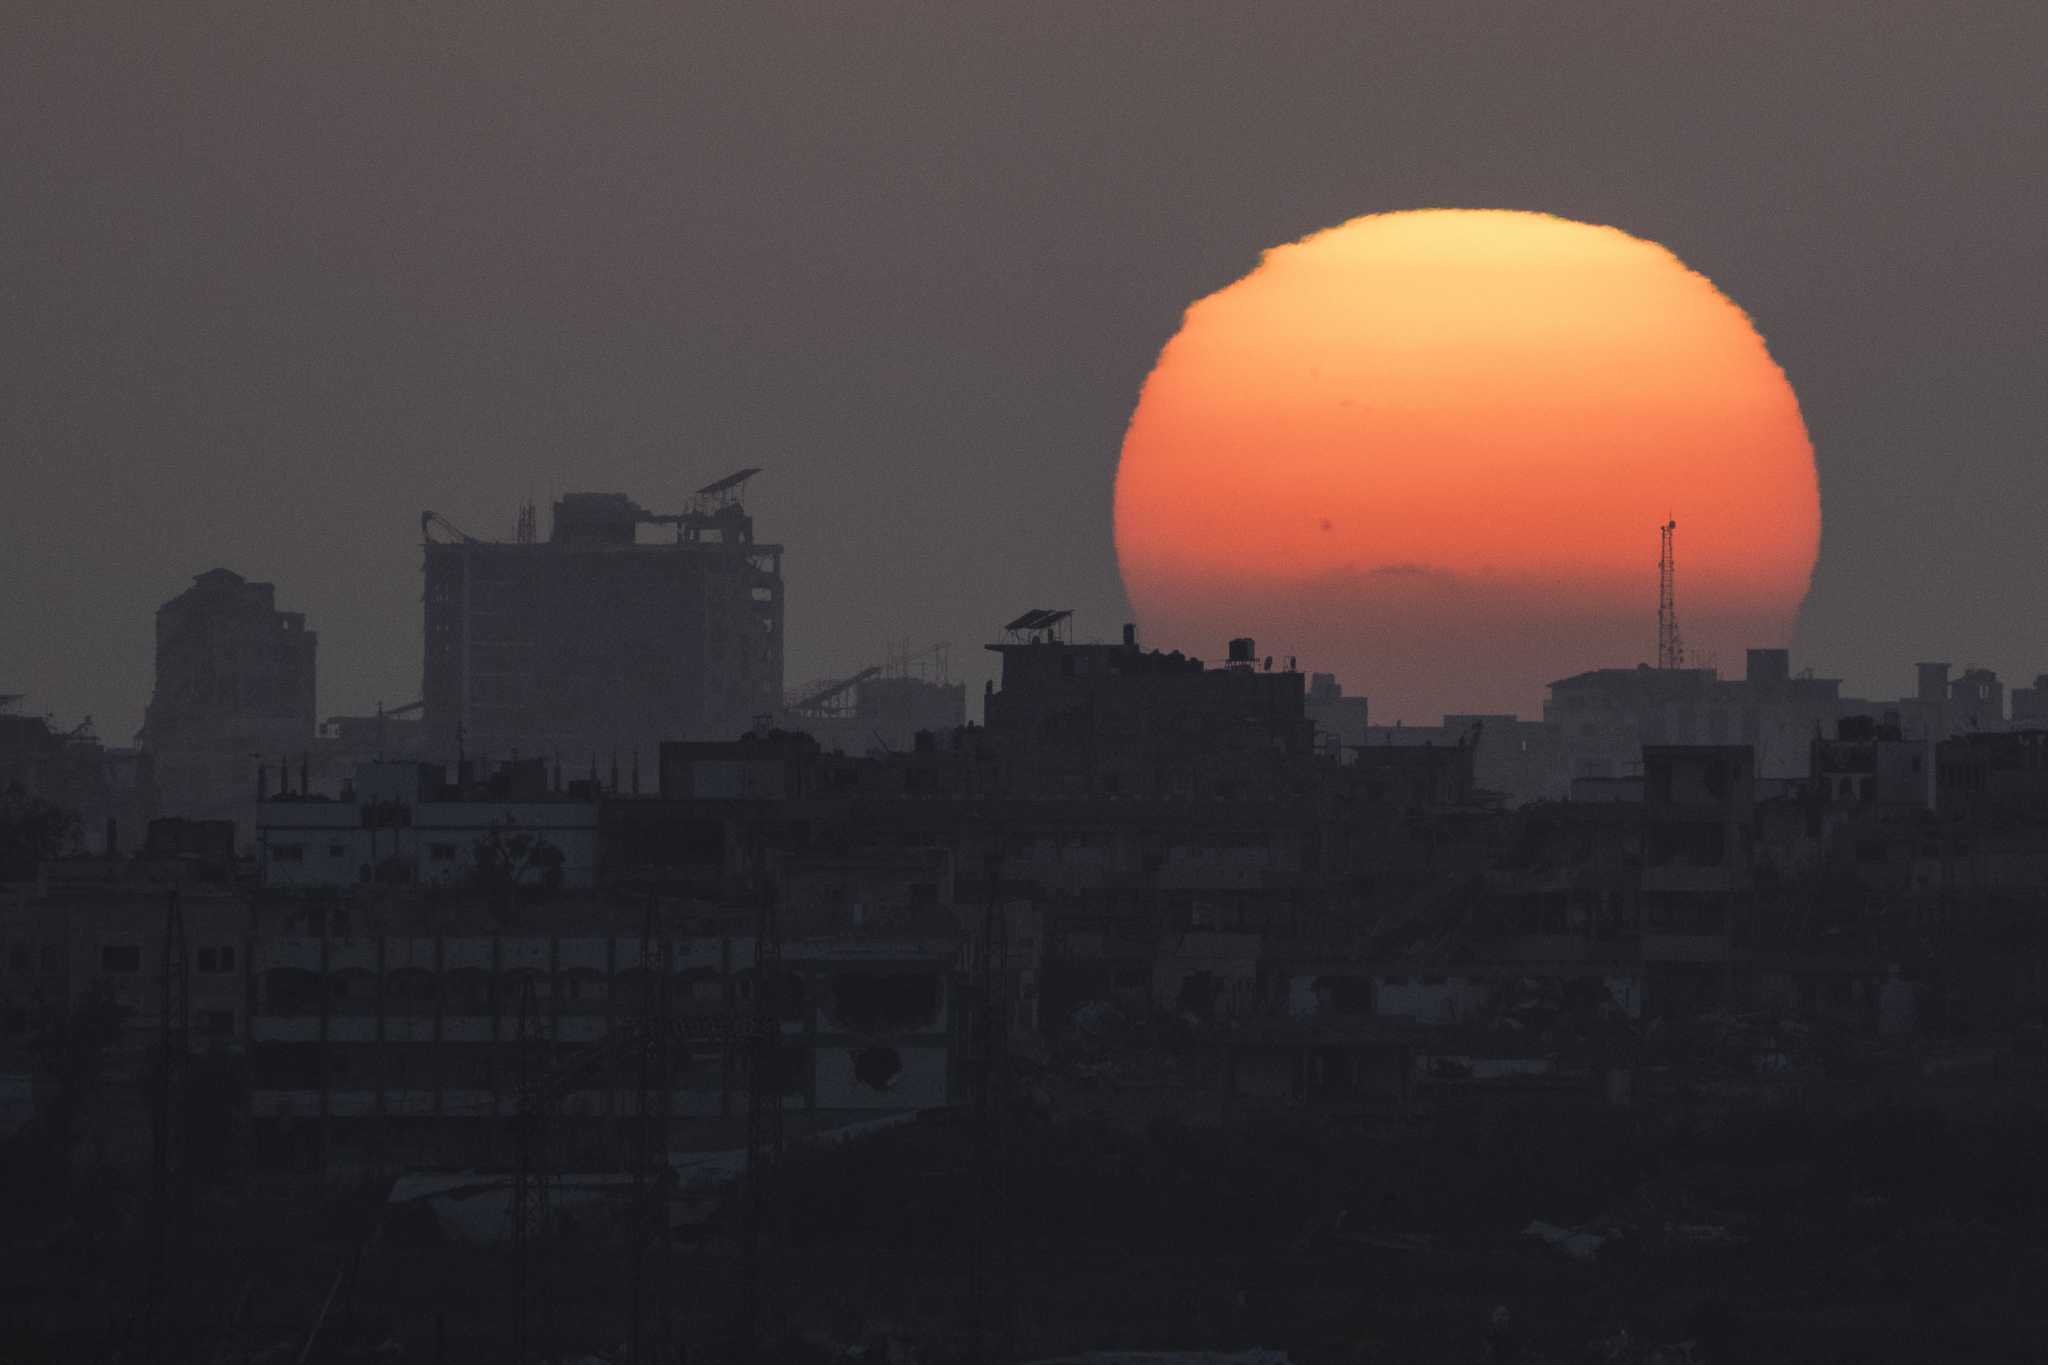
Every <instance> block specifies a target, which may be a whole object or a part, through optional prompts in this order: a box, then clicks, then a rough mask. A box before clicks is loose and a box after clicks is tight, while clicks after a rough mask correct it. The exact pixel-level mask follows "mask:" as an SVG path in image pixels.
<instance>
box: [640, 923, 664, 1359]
mask: <svg viewBox="0 0 2048 1365" xmlns="http://www.w3.org/2000/svg"><path fill="white" fill-rule="evenodd" d="M660 913H661V900H660V897H658V896H656V895H653V894H651V893H650V894H649V895H648V897H647V912H646V916H645V918H644V919H643V920H642V921H641V926H640V971H641V980H642V982H643V985H644V991H645V993H644V994H643V996H642V997H641V1000H640V1020H639V1031H640V1036H639V1037H638V1038H637V1039H635V1040H634V1041H635V1042H636V1043H637V1044H638V1049H639V1054H640V1057H639V1060H640V1077H639V1080H640V1101H639V1108H638V1111H637V1113H636V1117H637V1119H638V1121H639V1143H638V1151H637V1152H636V1153H635V1157H636V1159H635V1161H634V1163H633V1309H632V1311H633V1324H632V1325H633V1365H651V1362H653V1361H655V1360H657V1359H659V1358H660V1357H661V1355H662V1354H663V1353H664V1350H665V1346H666V1341H667V1318H666V1314H665V1313H664V1312H663V1310H662V1308H661V1298H660V1295H659V1294H658V1293H654V1294H650V1290H649V1285H650V1281H652V1283H653V1284H656V1285H658V1284H660V1283H662V1276H661V1274H660V1269H661V1267H662V1266H663V1265H664V1264H665V1262H666V1255H665V1253H666V1250H667V1247H668V1175H669V1164H668V1097H669V1096H668V1092H669V1084H670V1065H669V1056H668V979H669V972H668V961H667V957H668V954H667V951H666V949H667V945H666V944H665V943H664V941H663V940H662V939H661V938H660V936H659V929H660ZM650 1299H651V1300H652V1302H651V1303H650ZM650 1316H652V1317H654V1318H655V1319H656V1321H654V1322H650V1321H649V1318H650Z"/></svg>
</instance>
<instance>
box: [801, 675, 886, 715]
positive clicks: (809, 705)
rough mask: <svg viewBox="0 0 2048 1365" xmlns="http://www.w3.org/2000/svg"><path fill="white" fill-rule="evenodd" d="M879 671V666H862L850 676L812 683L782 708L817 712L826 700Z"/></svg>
mask: <svg viewBox="0 0 2048 1365" xmlns="http://www.w3.org/2000/svg"><path fill="white" fill-rule="evenodd" d="M881 672H882V670H881V668H880V667H879V666H878V667H874V668H863V669H862V670H861V671H860V672H858V673H856V674H854V675H853V676H852V677H850V678H841V679H840V680H839V681H837V682H826V683H814V684H812V685H811V686H810V687H807V688H805V689H803V690H802V691H801V692H800V693H798V694H797V695H796V697H795V699H794V700H792V701H790V702H787V703H785V704H784V706H783V710H785V711H790V712H794V713H796V714H798V715H808V714H812V713H815V712H818V711H820V710H822V709H823V708H824V706H825V704H826V703H827V702H830V701H833V700H835V699H837V698H839V697H842V696H844V695H845V694H846V693H848V692H851V691H852V690H853V689H854V688H856V687H859V686H860V685H861V684H862V683H864V682H866V681H867V680H868V679H869V678H874V677H879V676H880V675H881Z"/></svg>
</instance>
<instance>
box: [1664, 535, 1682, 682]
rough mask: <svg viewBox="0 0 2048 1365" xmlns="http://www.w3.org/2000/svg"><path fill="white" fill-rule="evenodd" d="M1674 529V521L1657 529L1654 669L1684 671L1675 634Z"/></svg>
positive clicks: (1680, 647) (1680, 644) (1675, 568)
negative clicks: (1655, 655)
mask: <svg viewBox="0 0 2048 1365" xmlns="http://www.w3.org/2000/svg"><path fill="white" fill-rule="evenodd" d="M1677 530H1678V522H1677V521H1676V520H1675V519H1667V520H1666V521H1665V522H1664V524H1663V525H1662V526H1660V527H1658V528H1657V531H1658V536H1659V545H1660V548H1659V552H1658V555H1657V667H1659V668H1684V667H1685V642H1684V641H1683V640H1682V639H1681V638H1680V636H1679V634H1678V601H1677V593H1676V585H1677V578H1678V560H1677V557H1676V555H1675V553H1674V551H1673V550H1672V537H1673V535H1674V534H1675V533H1676V532H1677Z"/></svg>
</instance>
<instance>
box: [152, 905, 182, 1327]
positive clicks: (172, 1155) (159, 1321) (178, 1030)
mask: <svg viewBox="0 0 2048 1365" xmlns="http://www.w3.org/2000/svg"><path fill="white" fill-rule="evenodd" d="M158 984H159V987H160V995H161V1000H160V1017H159V1020H158V1033H157V1074H156V1085H155V1088H154V1093H153V1094H152V1095H151V1097H150V1098H151V1101H152V1110H153V1112H152V1115H151V1117H152V1119H153V1120H154V1122H153V1124H152V1132H151V1161H150V1208H149V1272H148V1273H149V1287H148V1291H147V1293H146V1294H145V1296H144V1307H143V1348H144V1350H145V1351H146V1352H147V1353H148V1358H149V1359H151V1360H156V1361H178V1360H182V1359H184V1355H185V1341H184V1321H183V1317H184V1315H183V1314H182V1313H181V1312H180V1311H179V1307H180V1304H181V1302H182V1299H183V1297H184V1296H183V1295H182V1294H181V1293H179V1292H178V1289H177V1285H176V1279H177V1275H178V1271H179V1269H180V1268H181V1267H182V1266H183V1265H184V1263H185V1246H184V1243H185V1241H186V1234H187V1232H188V1230H189V1219H190V1215H191V1202H192V1187H191V1170H190V1167H189V1164H188V1155H189V1154H188V1152H187V1141H186V1131H185V1125H186V1113H185V1099H186V1096H185V1089H186V1078H187V1067H188V1063H189V1060H190V1056H191V1002H190V998H189V995H188V992H187V987H188V985H189V981H188V978H187V975H186V963H185V917H184V912H183V910H182V909H181V908H180V906H179V904H178V892H177V890H176V888H173V889H172V890H171V891H170V892H169V894H168V896H167V897H166V899H165V903H164V950H163V969H162V975H161V977H160V978H159V981H158Z"/></svg>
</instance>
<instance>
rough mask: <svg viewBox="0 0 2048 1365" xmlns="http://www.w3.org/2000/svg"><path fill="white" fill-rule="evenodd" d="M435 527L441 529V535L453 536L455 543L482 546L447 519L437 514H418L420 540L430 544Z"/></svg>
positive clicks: (480, 542)
mask: <svg viewBox="0 0 2048 1365" xmlns="http://www.w3.org/2000/svg"><path fill="white" fill-rule="evenodd" d="M435 527H439V528H440V529H441V532H442V534H444V535H449V536H453V537H454V538H455V539H456V540H457V541H459V542H461V543H462V544H464V545H481V544H483V542H482V541H481V540H478V539H477V538H476V537H475V536H473V535H471V534H470V533H469V532H467V531H465V530H463V529H462V528H461V527H460V526H457V525H456V524H455V523H454V522H452V521H450V520H448V518H446V517H444V516H442V515H441V514H440V513H439V512H422V513H420V539H421V540H424V541H427V542H429V543H431V542H432V541H433V539H434V536H433V531H434V528H435Z"/></svg>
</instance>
